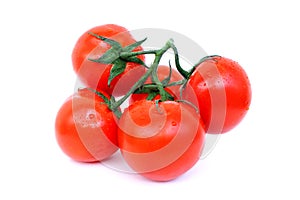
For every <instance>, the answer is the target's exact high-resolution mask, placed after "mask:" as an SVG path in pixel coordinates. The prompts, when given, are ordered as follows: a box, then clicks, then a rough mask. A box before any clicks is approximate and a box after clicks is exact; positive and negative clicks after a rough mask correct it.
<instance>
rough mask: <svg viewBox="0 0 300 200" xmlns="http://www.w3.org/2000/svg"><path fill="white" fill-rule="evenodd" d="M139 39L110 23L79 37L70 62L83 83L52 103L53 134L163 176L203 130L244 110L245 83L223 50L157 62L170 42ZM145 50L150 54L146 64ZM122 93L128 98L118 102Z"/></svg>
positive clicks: (175, 171) (81, 156) (226, 124)
mask: <svg viewBox="0 0 300 200" xmlns="http://www.w3.org/2000/svg"><path fill="white" fill-rule="evenodd" d="M142 42H143V41H138V42H137V41H136V40H135V39H134V38H133V37H132V35H131V34H130V32H128V31H127V30H126V29H125V28H124V27H121V26H118V25H114V24H106V25H102V26H97V27H94V28H92V29H90V30H88V31H87V32H85V33H84V34H83V35H82V36H81V37H80V38H79V39H78V41H77V43H76V44H75V47H74V50H73V53H72V62H73V68H74V71H75V72H76V74H77V76H78V78H79V79H80V81H81V82H82V83H83V84H84V85H85V87H84V88H79V89H78V90H77V91H76V92H75V93H74V94H73V95H71V96H70V97H69V98H67V99H66V101H65V102H64V103H63V105H62V106H61V108H60V109H59V111H58V113H57V116H56V122H55V130H56V138H57V142H58V144H59V146H60V147H61V149H62V150H63V152H64V153H65V154H67V155H68V156H69V157H71V158H72V159H74V160H76V161H79V162H99V161H103V160H104V159H109V157H110V156H111V155H113V154H114V153H115V152H116V151H118V150H120V151H121V154H122V156H123V157H124V160H125V161H126V162H127V163H128V165H129V166H130V167H131V168H132V169H133V170H134V171H136V172H137V173H139V174H141V175H142V176H144V177H146V178H148V179H150V180H155V181H169V180H172V179H175V178H176V177H178V176H180V175H181V174H183V173H185V172H186V171H188V170H189V169H190V168H192V167H193V166H194V165H195V163H197V161H198V160H199V158H200V156H201V151H202V149H203V146H204V143H205V134H222V133H225V132H228V131H230V130H231V129H232V128H234V127H235V126H236V125H237V124H238V123H239V122H240V121H241V120H242V119H243V118H244V116H245V115H246V113H247V111H248V109H249V106H250V101H251V87H250V82H249V80H248V77H247V74H246V73H245V71H244V70H243V69H242V67H241V66H240V65H239V64H238V63H237V62H234V61H232V60H230V59H228V58H224V57H221V56H207V57H205V58H202V59H201V60H200V62H199V63H197V64H196V65H195V66H194V67H193V68H192V69H191V70H189V71H185V70H183V68H181V66H180V64H179V62H176V67H170V66H167V65H161V64H160V63H159V62H160V58H161V56H162V54H163V53H164V52H165V51H166V50H168V49H173V50H174V49H175V48H176V47H175V45H174V44H173V43H172V42H171V43H170V42H169V43H166V46H165V47H163V48H162V49H159V50H150V51H144V50H143V48H142V45H141V44H142ZM147 54H153V55H154V56H155V60H154V61H153V62H152V64H151V66H147V65H146V64H145V58H146V55H147ZM177 59H178V56H177ZM177 61H178V60H177ZM116 99H118V100H116ZM125 101H126V102H129V103H128V104H129V105H128V106H127V108H125V109H121V108H120V106H121V105H122V104H123V103H124V102H125Z"/></svg>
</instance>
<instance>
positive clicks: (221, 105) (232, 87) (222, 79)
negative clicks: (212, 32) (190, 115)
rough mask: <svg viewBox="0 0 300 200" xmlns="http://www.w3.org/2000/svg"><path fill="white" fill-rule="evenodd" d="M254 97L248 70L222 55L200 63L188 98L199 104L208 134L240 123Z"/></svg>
mask: <svg viewBox="0 0 300 200" xmlns="http://www.w3.org/2000/svg"><path fill="white" fill-rule="evenodd" d="M251 96H252V92H251V86H250V82H249V79H248V76H247V74H246V72H245V71H244V69H243V68H242V67H241V66H240V65H239V64H238V63H237V62H235V61H233V60H231V59H228V58H224V57H219V56H215V57H213V58H212V59H209V60H206V61H204V62H203V63H201V64H200V65H199V66H197V68H196V70H195V72H194V73H193V74H192V75H191V77H190V79H189V81H188V85H187V89H186V91H185V97H186V98H187V99H188V100H190V101H191V102H193V103H194V104H197V105H198V106H199V109H200V113H201V117H202V119H203V121H204V123H205V125H206V131H207V132H208V133H225V132H228V131H229V130H231V129H233V128H234V127H235V126H236V125H237V124H238V123H240V121H241V120H242V119H243V118H244V116H245V115H246V113H247V111H248V109H249V106H250V103H251ZM193 98H194V99H193Z"/></svg>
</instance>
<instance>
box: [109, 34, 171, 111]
mask: <svg viewBox="0 0 300 200" xmlns="http://www.w3.org/2000/svg"><path fill="white" fill-rule="evenodd" d="M172 46H173V40H172V39H170V40H168V41H167V42H166V44H165V45H164V46H163V47H162V48H161V49H159V50H151V51H140V52H132V53H126V54H123V55H122V56H126V57H131V56H136V55H141V54H150V53H151V54H155V59H154V62H153V64H152V65H151V66H150V67H149V69H148V70H147V72H146V73H145V74H144V75H143V76H142V77H141V78H140V79H139V80H138V81H137V82H136V83H135V84H134V85H133V86H132V87H131V88H130V90H129V91H128V92H127V94H125V95H124V96H123V97H122V98H121V99H119V100H118V101H116V102H114V103H112V105H111V107H110V109H111V110H112V111H116V110H117V109H118V108H119V107H120V106H121V105H122V103H124V102H125V101H126V99H127V98H128V97H129V96H130V95H131V94H133V93H134V91H135V90H136V89H137V88H139V87H141V86H142V85H143V84H144V83H145V81H146V80H147V78H148V77H149V76H150V75H151V74H152V75H154V79H155V84H157V85H158V89H159V91H160V92H161V94H163V95H164V96H166V95H165V91H164V88H163V85H162V84H161V82H160V81H159V80H158V77H157V74H156V71H157V67H158V65H159V62H160V60H161V58H162V56H163V54H164V53H165V52H166V51H167V50H168V49H170V48H171V47H172ZM162 98H163V97H162ZM164 98H166V97H164Z"/></svg>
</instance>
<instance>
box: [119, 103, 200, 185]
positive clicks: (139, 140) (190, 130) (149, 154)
mask: <svg viewBox="0 0 300 200" xmlns="http://www.w3.org/2000/svg"><path fill="white" fill-rule="evenodd" d="M199 118H200V116H199V114H197V112H196V111H195V109H194V108H192V107H190V106H189V105H187V104H184V103H178V102H175V101H164V102H160V103H159V104H158V105H156V103H155V102H154V101H146V100H144V101H137V102H135V103H133V104H132V105H130V106H129V107H128V108H127V109H125V111H124V113H123V115H122V117H121V118H120V121H119V130H118V142H119V147H120V149H121V152H122V155H123V157H124V159H125V161H126V162H127V163H128V165H129V166H130V167H131V168H132V169H133V170H135V171H136V172H137V173H139V174H141V175H142V176H144V177H146V178H148V179H150V180H154V181H170V180H172V179H175V178H176V177H178V176H180V175H182V174H183V173H185V172H186V171H188V170H189V169H190V168H192V167H193V166H194V165H195V163H196V162H197V161H198V159H199V158H200V155H201V150H202V147H203V144H204V136H205V132H204V128H203V124H202V123H200V122H201V120H200V119H199Z"/></svg>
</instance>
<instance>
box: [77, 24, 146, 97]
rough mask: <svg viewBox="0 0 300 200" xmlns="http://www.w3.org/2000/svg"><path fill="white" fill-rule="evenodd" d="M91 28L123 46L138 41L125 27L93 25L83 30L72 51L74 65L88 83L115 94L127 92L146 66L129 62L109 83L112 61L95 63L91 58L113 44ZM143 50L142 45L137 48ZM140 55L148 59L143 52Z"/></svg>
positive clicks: (101, 53)
mask: <svg viewBox="0 0 300 200" xmlns="http://www.w3.org/2000/svg"><path fill="white" fill-rule="evenodd" d="M89 32H92V33H94V34H97V35H101V36H103V37H107V38H110V39H113V40H115V41H117V42H119V43H120V44H121V46H122V47H125V46H127V45H130V44H132V43H134V42H136V41H135V40H134V38H133V37H132V36H131V34H130V33H129V32H128V30H127V29H126V28H124V27H122V26H119V25H116V24H105V25H101V26H96V27H93V28H91V29H89V30H87V31H86V32H85V33H83V34H82V35H81V36H80V37H79V39H78V40H77V42H76V44H75V46H74V48H73V52H72V63H73V69H74V71H75V72H76V74H77V75H78V77H79V79H80V81H81V82H82V83H83V84H84V85H85V86H87V87H90V88H93V89H97V90H101V91H104V92H106V93H108V94H110V95H111V94H113V95H114V96H121V95H124V94H126V93H127V91H128V90H129V89H130V88H131V86H132V85H133V84H134V83H135V82H136V81H137V80H138V79H139V77H140V76H142V75H143V74H144V73H145V68H144V67H143V66H141V65H139V64H136V63H131V62H128V63H127V65H126V68H125V71H124V72H123V73H122V74H120V75H118V76H117V77H116V78H115V79H114V80H113V81H112V82H111V84H110V86H108V84H107V83H108V77H109V74H110V71H111V68H112V65H111V64H103V63H96V62H93V61H90V60H88V59H89V58H92V59H96V58H99V57H100V56H101V55H103V54H104V53H105V52H106V51H107V50H108V49H110V45H109V44H107V43H105V42H103V41H102V40H99V39H97V38H95V37H94V36H92V35H90V34H89ZM141 50H142V47H141V46H139V47H137V48H136V49H135V50H134V51H141ZM138 57H139V58H140V59H141V60H145V56H144V55H140V56H138ZM131 71H134V73H130V72H131ZM120 79H122V80H120Z"/></svg>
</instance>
